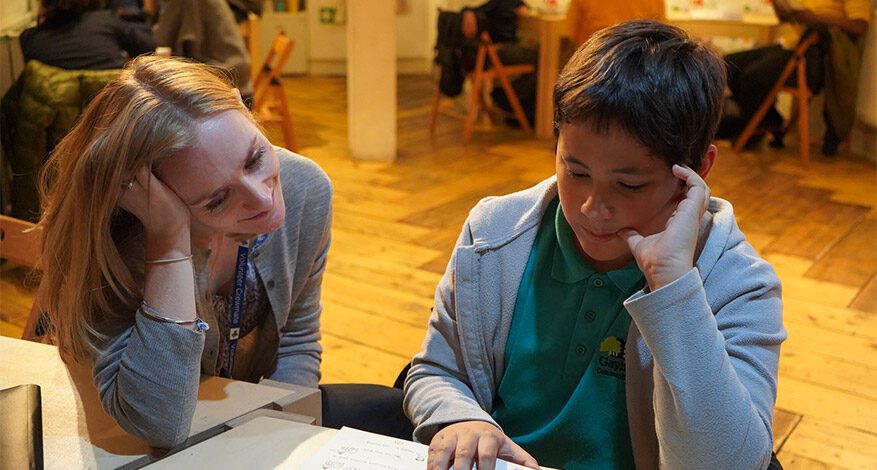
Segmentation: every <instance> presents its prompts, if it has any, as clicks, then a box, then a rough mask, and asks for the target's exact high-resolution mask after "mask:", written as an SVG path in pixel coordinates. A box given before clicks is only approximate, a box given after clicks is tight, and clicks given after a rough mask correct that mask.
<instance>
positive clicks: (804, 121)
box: [798, 61, 810, 167]
mask: <svg viewBox="0 0 877 470" xmlns="http://www.w3.org/2000/svg"><path fill="white" fill-rule="evenodd" d="M809 98H810V90H809V89H808V87H807V69H806V64H805V63H804V61H798V139H799V140H800V147H801V148H800V149H799V150H798V151H799V152H800V153H801V163H803V164H804V166H805V167H806V166H809V165H810V107H809V102H810V100H809Z"/></svg>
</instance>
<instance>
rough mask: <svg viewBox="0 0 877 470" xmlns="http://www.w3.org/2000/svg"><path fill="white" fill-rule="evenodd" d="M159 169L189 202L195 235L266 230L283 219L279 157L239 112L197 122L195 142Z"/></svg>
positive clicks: (165, 179) (263, 231)
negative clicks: (179, 155) (183, 152)
mask: <svg viewBox="0 0 877 470" xmlns="http://www.w3.org/2000/svg"><path fill="white" fill-rule="evenodd" d="M156 174H157V175H158V177H159V179H161V181H162V182H164V183H165V184H167V185H168V186H169V187H170V188H171V189H172V190H173V191H174V192H175V193H176V194H177V196H179V197H180V199H182V200H183V202H184V203H185V204H186V205H187V206H188V207H189V210H190V211H191V214H192V233H193V236H200V237H203V236H211V235H226V236H232V237H234V236H236V235H243V234H247V235H249V234H262V233H269V232H273V231H275V230H277V229H278V228H280V226H281V225H282V224H283V220H284V217H285V215H286V208H285V205H284V201H283V191H282V190H281V187H280V162H279V161H278V157H277V155H276V154H275V152H274V147H273V146H272V145H271V144H270V143H269V142H268V139H266V138H265V136H264V135H263V134H262V132H260V131H259V129H258V128H257V127H256V125H255V124H254V123H253V122H252V121H251V120H250V119H248V118H247V117H246V116H245V115H244V114H243V113H241V112H240V111H236V110H230V111H223V112H222V113H219V114H217V115H215V116H212V117H210V118H208V119H207V120H204V121H202V122H201V123H199V124H198V125H197V126H196V139H195V145H194V147H193V148H192V149H191V150H190V151H189V152H188V153H187V154H185V155H183V156H181V157H179V158H171V159H168V160H166V161H165V162H163V163H162V164H161V165H160V166H159V167H158V169H157V171H156Z"/></svg>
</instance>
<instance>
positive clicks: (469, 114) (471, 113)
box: [463, 46, 484, 145]
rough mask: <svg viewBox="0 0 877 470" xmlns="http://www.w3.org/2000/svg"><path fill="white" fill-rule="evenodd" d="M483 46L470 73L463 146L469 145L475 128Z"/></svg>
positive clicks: (482, 64) (482, 79)
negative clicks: (470, 88) (470, 91)
mask: <svg viewBox="0 0 877 470" xmlns="http://www.w3.org/2000/svg"><path fill="white" fill-rule="evenodd" d="M483 75H484V46H481V47H479V48H478V55H477V56H476V58H475V70H474V71H473V72H472V96H470V97H469V109H468V110H467V111H466V124H465V126H464V127H463V145H469V141H470V140H471V139H472V130H473V129H474V127H475V115H476V113H477V112H478V99H479V98H478V94H479V93H481V84H482V82H483V81H484V76H483Z"/></svg>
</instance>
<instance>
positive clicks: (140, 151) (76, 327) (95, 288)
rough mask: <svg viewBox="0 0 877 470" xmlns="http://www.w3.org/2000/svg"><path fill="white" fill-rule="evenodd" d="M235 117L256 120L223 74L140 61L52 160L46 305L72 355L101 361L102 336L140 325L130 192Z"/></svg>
mask: <svg viewBox="0 0 877 470" xmlns="http://www.w3.org/2000/svg"><path fill="white" fill-rule="evenodd" d="M227 110H238V111H240V112H243V113H245V114H246V115H247V116H250V113H249V111H248V110H247V109H246V107H245V106H244V105H243V103H242V102H241V101H240V98H239V95H238V93H237V92H236V90H235V89H234V87H233V86H232V85H231V82H230V81H229V79H228V77H227V76H226V75H224V74H223V73H222V72H221V71H219V70H218V69H215V68H212V67H209V66H206V65H201V64H195V63H192V62H188V61H185V60H182V59H169V58H157V57H148V56H144V57H139V58H137V59H134V60H132V61H131V62H130V63H129V64H128V65H127V66H126V67H125V69H124V70H123V71H122V74H121V75H120V76H119V77H118V78H117V79H116V80H114V81H112V82H111V83H109V84H108V85H107V86H106V87H105V88H104V89H103V90H102V91H101V92H100V93H99V94H98V95H97V97H96V98H95V99H94V100H93V101H92V102H91V104H90V105H89V106H88V108H87V109H86V110H85V112H84V113H83V115H82V117H81V118H80V120H79V121H78V122H77V124H76V125H75V126H74V127H73V129H72V130H71V131H70V133H69V134H68V135H67V136H66V137H65V138H64V139H63V140H62V141H61V142H60V143H59V144H58V146H57V147H56V148H55V150H54V151H53V152H52V154H51V156H50V158H49V161H48V163H47V164H46V166H45V168H44V170H43V172H42V174H41V179H40V196H41V197H40V199H41V203H42V218H41V219H40V222H39V225H40V226H42V228H43V240H42V254H41V258H40V265H39V268H40V269H41V270H42V279H41V284H40V290H39V294H38V296H39V298H38V299H37V302H38V306H39V308H40V309H41V310H42V311H44V312H45V313H46V314H47V315H48V317H49V320H50V324H51V326H50V333H51V334H52V339H53V340H54V341H55V343H56V344H57V345H58V346H59V348H60V351H61V353H62V355H65V356H67V357H73V358H74V359H77V360H78V359H86V358H90V357H92V356H93V355H94V354H95V352H96V351H97V345H98V341H101V340H103V339H105V335H103V334H102V333H101V331H100V330H99V329H98V326H100V325H103V324H104V323H105V322H111V321H113V320H119V319H124V318H126V317H127V318H130V317H131V316H132V315H133V312H135V310H136V308H137V305H138V304H139V302H140V298H141V296H142V289H143V286H142V280H140V279H138V277H139V276H138V275H137V273H133V272H132V271H131V269H129V267H128V266H127V265H126V263H125V262H124V261H125V260H124V257H123V256H122V254H121V253H120V249H119V246H118V243H119V241H120V240H121V239H122V238H123V237H122V235H121V234H130V233H132V232H133V231H134V230H140V228H139V227H140V224H139V222H137V220H136V218H134V217H133V216H131V215H130V214H128V213H127V212H124V211H122V210H121V209H119V208H118V200H119V197H120V196H121V192H122V185H123V184H124V183H125V182H128V181H131V180H133V178H134V174H135V173H136V172H137V170H138V169H139V168H142V167H143V166H146V165H148V166H150V167H152V168H154V167H155V166H157V165H158V164H159V163H160V162H161V161H162V160H164V159H167V158H173V157H175V156H180V155H182V154H184V153H185V152H186V151H187V150H188V149H189V148H191V146H192V145H193V143H194V138H195V127H196V125H197V123H198V122H200V121H203V120H204V119H206V118H209V117H210V116H212V115H215V114H218V113H220V112H223V111H227ZM196 296H197V293H196Z"/></svg>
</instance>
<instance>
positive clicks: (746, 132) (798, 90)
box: [734, 31, 819, 166]
mask: <svg viewBox="0 0 877 470" xmlns="http://www.w3.org/2000/svg"><path fill="white" fill-rule="evenodd" d="M818 42H819V34H818V33H817V32H815V31H811V32H810V33H809V34H807V36H806V37H804V38H803V39H802V40H801V42H799V43H798V47H796V48H795V51H794V52H793V53H792V57H791V59H789V61H788V62H787V63H786V67H785V68H784V69H783V72H782V73H781V74H780V76H779V78H778V79H777V81H776V83H775V84H774V86H773V88H772V89H771V90H770V93H768V94H767V96H766V97H765V98H764V101H762V102H761V106H759V108H758V111H756V112H755V114H754V115H753V116H752V118H751V119H749V122H748V123H747V124H746V127H745V128H744V129H743V133H742V134H740V136H739V137H737V140H736V141H735V142H734V150H735V151H737V152H740V151H742V150H743V147H744V146H745V145H746V142H748V141H749V138H750V137H752V134H754V133H755V130H756V129H757V128H758V125H759V124H761V120H762V119H764V116H765V115H766V114H767V112H768V110H770V108H771V107H772V106H773V105H774V102H775V101H776V97H777V95H778V94H779V93H780V92H781V91H783V92H786V93H791V94H793V95H795V97H797V99H798V110H797V115H798V119H797V120H798V134H799V135H798V139H799V141H800V143H799V145H800V149H799V153H800V155H801V162H802V163H803V164H804V166H809V165H810V121H809V119H808V114H809V113H808V112H807V110H808V109H809V105H810V97H811V96H813V92H812V91H811V90H810V88H809V87H808V86H807V59H806V58H805V55H806V54H807V50H808V49H810V47H811V46H813V45H814V44H816V43H818ZM793 72H796V73H797V76H796V78H797V86H788V85H787V83H786V82H787V81H788V80H789V77H790V76H791V75H792V73H793ZM790 123H791V120H790Z"/></svg>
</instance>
